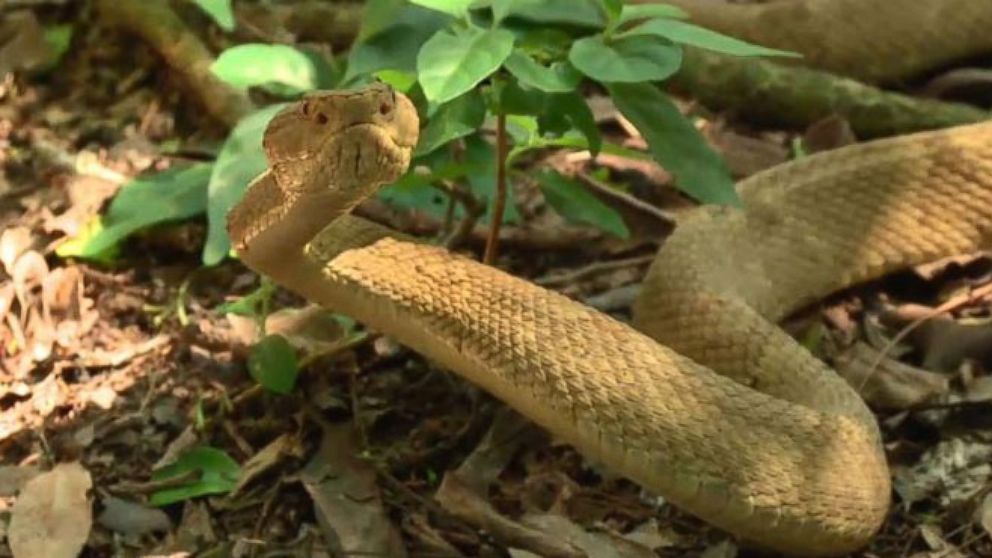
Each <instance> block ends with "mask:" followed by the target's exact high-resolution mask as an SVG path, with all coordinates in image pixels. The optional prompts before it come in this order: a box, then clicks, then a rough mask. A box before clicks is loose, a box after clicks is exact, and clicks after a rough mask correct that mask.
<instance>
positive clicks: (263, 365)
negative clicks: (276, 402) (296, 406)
mask: <svg viewBox="0 0 992 558" xmlns="http://www.w3.org/2000/svg"><path fill="white" fill-rule="evenodd" d="M299 371H300V368H299V363H298V362H297V360H296V350H295V349H293V346H292V345H290V344H289V341H287V340H286V338H285V337H283V336H282V335H278V334H273V335H266V336H265V337H264V338H262V340H261V341H259V342H258V343H255V345H254V346H252V348H251V353H250V354H249V355H248V372H250V373H251V377H252V378H255V381H256V382H258V383H259V384H262V387H264V388H265V389H267V390H269V391H273V392H275V393H281V394H283V395H285V394H287V393H290V392H291V391H293V388H294V387H295V386H296V377H297V375H298V374H299Z"/></svg>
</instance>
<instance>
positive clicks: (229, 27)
mask: <svg viewBox="0 0 992 558" xmlns="http://www.w3.org/2000/svg"><path fill="white" fill-rule="evenodd" d="M193 2H194V3H196V5H197V6H199V7H200V9H201V10H203V11H204V12H205V13H206V14H207V15H208V16H210V19H212V20H214V23H216V24H217V26H218V27H220V28H221V29H223V30H224V31H227V32H228V33H230V32H231V31H234V10H233V9H232V8H231V0H193Z"/></svg>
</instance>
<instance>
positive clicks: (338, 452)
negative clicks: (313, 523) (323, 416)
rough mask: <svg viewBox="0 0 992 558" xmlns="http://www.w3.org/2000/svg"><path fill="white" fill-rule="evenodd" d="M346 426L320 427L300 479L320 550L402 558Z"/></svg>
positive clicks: (368, 469)
mask: <svg viewBox="0 0 992 558" xmlns="http://www.w3.org/2000/svg"><path fill="white" fill-rule="evenodd" d="M355 438H356V432H355V427H354V425H353V424H352V423H344V424H326V425H324V434H323V437H322V439H321V442H320V449H319V450H318V451H317V453H316V454H314V456H313V458H312V459H311V460H310V462H309V463H307V465H306V466H305V467H304V468H303V470H302V471H301V473H300V477H301V480H302V481H303V486H304V488H305V489H306V491H307V492H308V493H309V494H310V498H311V499H312V500H313V505H314V512H315V514H316V516H317V521H318V523H319V525H320V529H321V532H322V533H323V534H324V540H325V542H326V544H327V545H328V546H329V547H330V548H332V549H333V553H334V554H335V555H342V556H344V555H352V554H361V555H368V556H391V557H396V558H403V557H404V556H406V555H407V554H406V548H405V547H404V546H403V541H402V539H401V538H400V534H399V532H398V531H397V530H396V527H395V526H394V525H393V523H392V522H391V521H390V520H389V517H388V516H387V515H386V510H385V509H384V507H383V504H382V499H381V497H380V494H379V487H378V485H377V484H376V472H375V469H374V468H372V466H371V465H370V464H369V463H368V462H366V461H363V460H361V459H359V458H358V457H357V455H358V448H357V444H356V442H355Z"/></svg>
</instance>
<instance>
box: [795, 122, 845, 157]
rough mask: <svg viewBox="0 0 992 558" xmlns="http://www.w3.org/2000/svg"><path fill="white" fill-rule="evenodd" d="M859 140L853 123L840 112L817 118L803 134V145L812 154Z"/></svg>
mask: <svg viewBox="0 0 992 558" xmlns="http://www.w3.org/2000/svg"><path fill="white" fill-rule="evenodd" d="M857 141H858V138H857V137H856V136H855V135H854V131H853V130H852V129H851V123H850V122H848V121H847V119H846V118H844V117H843V116H840V115H839V114H834V115H831V116H828V117H826V118H821V119H820V120H817V121H816V122H814V123H812V124H810V125H809V127H808V128H806V133H804V134H803V146H804V147H805V148H806V151H807V153H810V154H813V153H819V152H821V151H829V150H831V149H837V148H838V147H843V146H845V145H851V144H853V143H857Z"/></svg>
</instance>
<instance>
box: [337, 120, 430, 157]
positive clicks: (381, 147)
mask: <svg viewBox="0 0 992 558" xmlns="http://www.w3.org/2000/svg"><path fill="white" fill-rule="evenodd" d="M338 135H339V137H348V136H351V135H354V136H356V138H362V139H361V140H359V141H367V142H368V143H369V144H370V145H374V146H375V148H376V149H377V150H378V151H379V152H381V153H382V154H383V155H386V158H387V159H389V160H397V161H399V160H409V156H410V152H412V151H413V148H414V147H416V145H417V141H416V138H413V139H412V140H411V139H410V138H404V137H402V136H401V134H399V133H398V131H397V130H395V129H393V128H391V127H389V126H383V125H382V124H378V123H375V122H357V123H355V124H351V125H349V126H346V127H344V128H343V129H342V130H341V131H340V132H338Z"/></svg>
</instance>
